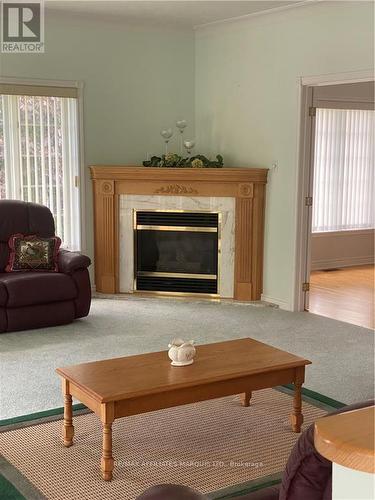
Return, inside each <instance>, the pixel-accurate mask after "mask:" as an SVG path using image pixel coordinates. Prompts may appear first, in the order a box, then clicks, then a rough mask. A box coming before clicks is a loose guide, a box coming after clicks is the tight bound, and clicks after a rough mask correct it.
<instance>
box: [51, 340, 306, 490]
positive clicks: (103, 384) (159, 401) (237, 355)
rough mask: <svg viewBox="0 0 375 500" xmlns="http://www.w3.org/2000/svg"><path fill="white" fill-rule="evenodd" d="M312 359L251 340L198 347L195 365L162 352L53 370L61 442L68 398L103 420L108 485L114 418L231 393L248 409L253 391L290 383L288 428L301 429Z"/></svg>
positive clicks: (68, 431) (66, 434)
mask: <svg viewBox="0 0 375 500" xmlns="http://www.w3.org/2000/svg"><path fill="white" fill-rule="evenodd" d="M308 364H310V361H308V360H306V359H303V358H300V357H298V356H295V355H293V354H290V353H288V352H285V351H281V350H280V349H276V348H274V347H271V346H269V345H266V344H263V343H261V342H258V341H256V340H253V339H249V338H246V339H240V340H230V341H227V342H218V343H215V344H207V345H201V346H198V347H197V354H196V357H195V360H194V363H193V364H192V365H189V366H183V367H178V366H171V364H170V360H169V359H168V356H167V353H166V351H162V352H155V353H149V354H140V355H137V356H127V357H123V358H114V359H108V360H104V361H95V362H92V363H82V364H79V365H74V366H68V367H65V368H57V370H56V371H57V373H58V374H59V375H60V376H61V377H62V379H63V380H62V388H63V394H64V424H63V442H64V445H65V446H71V445H72V444H73V436H74V427H73V420H72V416H73V414H72V397H74V398H76V399H78V400H79V401H81V402H82V403H83V404H85V405H86V406H87V407H88V408H90V409H91V410H92V411H93V412H95V413H96V414H97V415H98V416H99V417H100V419H101V421H102V424H103V452H102V459H101V471H102V476H103V479H105V480H106V481H110V480H111V479H112V471H113V466H114V460H113V457H112V423H113V421H114V420H115V419H116V418H121V417H126V416H129V415H135V414H139V413H145V412H149V411H154V410H160V409H162V408H169V407H171V406H179V405H184V404H189V403H194V402H197V401H204V400H207V399H214V398H220V397H223V396H229V395H232V394H242V404H243V406H249V405H250V399H251V392H252V391H254V390H258V389H265V388H269V387H275V386H277V385H282V384H288V383H293V384H294V388H295V390H294V399H293V410H292V413H291V416H290V421H291V425H292V430H293V431H294V432H300V431H301V425H302V423H303V416H302V412H301V405H302V401H301V387H302V384H303V382H304V378H305V366H306V365H308Z"/></svg>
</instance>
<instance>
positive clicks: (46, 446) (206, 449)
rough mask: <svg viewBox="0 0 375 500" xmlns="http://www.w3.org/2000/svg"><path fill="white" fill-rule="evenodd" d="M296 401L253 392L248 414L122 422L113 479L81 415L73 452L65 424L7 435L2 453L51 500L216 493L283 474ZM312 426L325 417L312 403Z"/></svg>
mask: <svg viewBox="0 0 375 500" xmlns="http://www.w3.org/2000/svg"><path fill="white" fill-rule="evenodd" d="M291 406H292V399H291V397H290V396H289V395H287V394H284V393H281V392H278V391H276V390H272V389H267V390H264V391H258V392H255V393H253V399H252V404H251V406H250V407H249V408H244V407H242V406H240V403H239V398H238V397H227V398H221V399H216V400H211V401H206V402H202V403H195V404H191V405H186V406H181V407H177V408H170V409H167V410H160V411H156V412H152V413H148V414H143V415H136V416H132V417H127V418H123V419H119V420H116V421H115V423H114V425H113V456H114V458H115V470H114V479H113V481H112V482H110V483H106V482H105V481H103V480H102V479H101V477H100V472H99V463H100V455H101V425H100V422H99V419H98V418H97V417H96V416H95V415H93V414H86V415H80V416H76V417H75V418H74V425H75V441H74V445H73V446H72V447H71V448H64V447H63V445H62V444H61V442H60V439H59V436H60V431H61V421H54V422H45V423H40V424H38V425H33V426H30V427H25V428H22V429H16V430H11V431H6V432H3V433H2V434H0V452H1V453H2V454H3V455H4V457H5V458H6V459H7V460H8V461H9V462H11V463H12V464H13V465H14V466H15V467H16V468H17V469H18V470H19V471H20V472H21V473H22V474H23V475H24V476H26V478H27V479H28V480H29V481H30V482H31V483H32V484H33V485H34V486H35V487H36V488H38V489H39V490H40V491H41V492H42V493H43V494H44V495H45V496H46V497H47V498H48V499H50V500H76V499H80V500H86V499H94V498H95V499H106V500H110V499H111V500H120V499H121V500H122V499H123V500H128V499H129V500H130V499H134V498H135V497H136V496H137V495H138V494H140V493H141V492H142V491H144V490H145V489H146V488H147V487H149V486H150V485H153V484H158V483H169V482H173V483H179V484H186V485H189V486H191V487H193V488H196V489H198V490H200V491H201V492H211V491H216V490H219V489H221V488H225V487H227V486H231V485H235V484H238V483H243V482H246V481H250V480H252V479H258V478H260V477H263V476H267V475H270V474H274V473H277V472H280V471H281V470H283V468H284V466H285V463H286V460H287V457H288V455H289V452H290V450H291V448H292V446H293V444H294V443H295V441H296V440H297V438H298V435H296V434H294V433H292V432H291V430H290V426H289V422H288V416H289V413H290V410H291ZM303 413H304V416H305V424H304V426H303V427H304V428H306V426H308V425H310V424H311V423H312V422H313V421H314V420H315V419H316V418H318V417H320V416H322V415H324V413H325V412H324V410H321V409H319V408H316V407H314V406H312V405H310V404H308V403H306V402H304V405H303Z"/></svg>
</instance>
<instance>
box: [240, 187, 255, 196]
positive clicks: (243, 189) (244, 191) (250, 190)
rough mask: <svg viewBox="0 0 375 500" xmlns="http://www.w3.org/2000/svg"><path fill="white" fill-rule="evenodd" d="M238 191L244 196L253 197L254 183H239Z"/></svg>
mask: <svg viewBox="0 0 375 500" xmlns="http://www.w3.org/2000/svg"><path fill="white" fill-rule="evenodd" d="M238 192H239V195H240V196H241V197H242V198H252V197H253V196H254V184H250V183H245V184H239V186H238Z"/></svg>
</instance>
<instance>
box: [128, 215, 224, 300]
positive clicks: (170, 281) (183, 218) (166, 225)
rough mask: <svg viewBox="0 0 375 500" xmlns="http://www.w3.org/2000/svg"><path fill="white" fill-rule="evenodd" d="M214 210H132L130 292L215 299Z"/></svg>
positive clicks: (217, 219)
mask: <svg viewBox="0 0 375 500" xmlns="http://www.w3.org/2000/svg"><path fill="white" fill-rule="evenodd" d="M220 220H221V216H220V213H218V212H193V211H183V210H180V211H160V210H134V231H135V238H134V242H135V245H134V247H135V248H134V263H135V266H134V279H135V280H134V285H135V287H134V288H135V290H138V291H150V292H167V293H193V294H210V295H218V293H219V290H218V283H219V279H218V274H219V260H220Z"/></svg>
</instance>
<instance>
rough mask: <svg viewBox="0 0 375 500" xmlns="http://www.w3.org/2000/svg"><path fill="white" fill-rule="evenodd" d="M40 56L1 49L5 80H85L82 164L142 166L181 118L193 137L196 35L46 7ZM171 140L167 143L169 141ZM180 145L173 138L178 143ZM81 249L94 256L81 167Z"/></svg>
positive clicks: (88, 188)
mask: <svg viewBox="0 0 375 500" xmlns="http://www.w3.org/2000/svg"><path fill="white" fill-rule="evenodd" d="M45 29H46V52H45V53H44V54H35V55H34V54H25V55H23V54H22V55H19V54H1V55H0V74H1V76H7V77H18V78H39V79H49V80H54V79H56V80H80V81H83V82H84V139H85V164H86V166H88V165H92V164H108V165H110V164H133V165H134V164H135V165H139V164H141V162H142V160H144V159H146V154H147V153H151V154H152V153H157V154H160V153H161V152H163V148H164V143H163V140H162V138H161V136H160V130H161V128H166V127H173V126H174V123H175V121H176V120H177V119H179V118H185V119H186V120H187V121H188V122H189V129H188V130H187V131H186V134H188V135H189V136H191V137H194V106H193V102H194V33H193V32H192V31H184V30H181V29H179V30H177V29H176V30H174V29H166V28H163V29H157V28H155V29H154V28H152V27H151V28H150V27H145V26H143V27H141V26H140V27H134V26H131V25H126V23H124V22H123V21H121V20H118V21H116V20H112V21H107V20H101V19H89V18H84V17H82V16H74V17H71V16H69V15H65V14H64V15H62V14H61V13H59V14H57V13H54V12H48V11H47V15H46V22H45ZM171 145H172V142H171ZM176 150H177V142H176ZM85 183H86V212H87V245H86V251H87V252H88V254H89V255H90V256H91V257H93V228H92V226H93V219H92V191H91V181H90V178H89V172H88V169H87V168H86V179H85Z"/></svg>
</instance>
